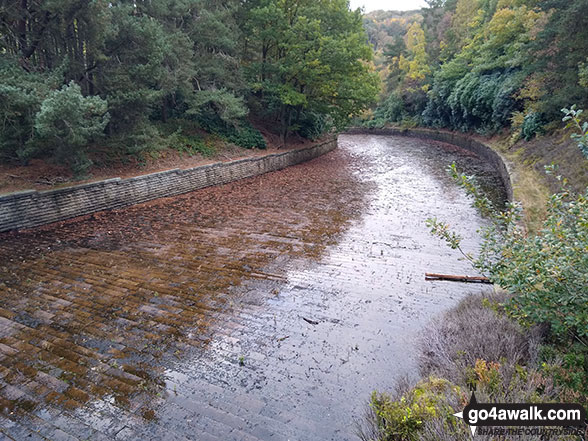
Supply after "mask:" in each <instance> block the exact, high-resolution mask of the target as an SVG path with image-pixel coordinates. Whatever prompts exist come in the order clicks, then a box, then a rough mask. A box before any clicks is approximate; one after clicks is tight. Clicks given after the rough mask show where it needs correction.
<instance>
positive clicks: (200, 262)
mask: <svg viewBox="0 0 588 441" xmlns="http://www.w3.org/2000/svg"><path fill="white" fill-rule="evenodd" d="M339 141H340V142H339V145H340V148H339V149H338V150H336V151H334V152H331V153H329V154H327V155H325V156H323V157H321V158H318V159H316V160H314V161H311V162H309V163H306V164H302V165H298V166H295V167H291V168H289V169H286V170H282V171H279V172H275V173H270V174H267V175H264V176H260V177H256V178H251V179H247V180H245V181H241V182H235V183H232V184H229V185H224V186H220V187H216V188H208V189H204V190H200V191H196V192H193V193H190V194H187V195H183V196H180V197H175V198H170V199H163V200H159V201H154V202H151V203H148V204H143V205H140V206H135V207H131V208H126V209H121V210H116V211H112V212H106V213H100V214H96V215H93V216H89V217H86V218H83V219H76V220H73V221H68V222H63V223H60V224H54V225H50V226H47V227H44V228H40V229H35V230H31V231H25V232H20V233H9V234H3V235H1V236H0V439H9V440H197V441H200V440H203V441H204V440H225V441H226V440H292V441H294V440H352V439H356V438H355V435H354V428H355V421H356V420H357V419H359V418H360V417H361V414H362V412H363V409H364V406H365V404H366V403H367V400H368V398H369V395H370V392H371V391H372V390H374V389H379V390H386V389H388V388H391V387H392V386H393V384H394V381H395V380H396V379H397V378H399V377H401V376H404V375H409V376H415V375H416V369H417V365H416V361H415V352H416V350H415V345H416V340H417V336H418V333H419V330H421V329H422V327H423V326H424V325H425V324H426V323H427V321H428V320H430V318H431V317H433V316H434V315H435V314H437V313H439V312H440V311H443V310H445V309H447V308H449V307H450V306H451V305H454V304H455V303H456V302H457V301H458V300H459V299H460V298H462V297H463V296H464V295H466V294H467V293H468V292H476V291H480V290H481V289H482V288H481V287H477V286H471V285H468V286H463V285H461V284H452V283H449V282H425V281H424V280H423V279H424V272H426V271H431V272H446V273H464V272H467V265H466V264H465V263H464V262H460V261H458V260H457V257H458V256H457V255H456V254H454V253H453V252H452V251H450V250H448V249H447V248H446V247H444V246H443V245H442V244H440V243H439V241H438V240H437V239H435V238H432V237H431V236H429V234H428V232H427V228H426V226H425V225H424V222H425V219H426V218H428V217H432V216H437V217H439V218H443V219H447V220H449V221H450V222H451V223H452V225H454V226H455V227H456V228H458V229H459V230H461V231H463V232H464V236H465V237H466V248H475V246H476V244H477V240H476V235H475V230H476V228H477V227H479V226H480V225H481V224H482V220H481V219H480V218H479V217H478V216H477V215H476V213H475V211H474V210H473V209H472V208H471V207H470V206H469V204H468V202H467V200H466V198H465V196H464V194H463V192H462V191H461V190H459V189H458V188H456V186H455V185H453V183H452V182H451V181H450V179H449V178H447V176H446V175H445V173H444V172H443V168H444V167H445V166H446V165H447V164H448V163H450V162H451V161H454V160H455V161H457V162H458V164H460V166H462V167H464V169H466V170H469V171H471V172H475V173H477V174H480V175H482V176H483V177H484V182H485V183H486V184H488V185H489V186H493V185H496V183H497V182H498V178H497V177H496V176H494V175H493V173H492V171H491V170H490V169H488V168H487V167H485V166H484V165H483V164H481V163H480V160H479V159H478V158H476V157H474V156H472V155H471V154H467V153H466V152H463V151H461V150H459V149H457V148H454V147H451V146H447V145H443V144H440V143H435V142H427V141H422V140H414V139H407V138H389V137H375V136H359V135H357V136H341V137H340V140H339ZM486 289H488V288H486Z"/></svg>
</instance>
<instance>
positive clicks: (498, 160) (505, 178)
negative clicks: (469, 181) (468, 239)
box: [346, 128, 514, 202]
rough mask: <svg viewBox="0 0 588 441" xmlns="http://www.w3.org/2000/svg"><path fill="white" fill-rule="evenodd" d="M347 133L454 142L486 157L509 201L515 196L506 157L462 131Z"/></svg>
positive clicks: (360, 131) (396, 130) (425, 130)
mask: <svg viewBox="0 0 588 441" xmlns="http://www.w3.org/2000/svg"><path fill="white" fill-rule="evenodd" d="M346 133H347V134H350V135H359V134H364V135H366V134H369V135H388V136H409V137H411V138H421V139H433V140H435V141H441V142H446V143H448V144H453V145H456V146H458V147H461V148H463V149H466V150H469V151H470V152H473V153H475V154H477V155H478V156H480V157H481V158H483V159H485V160H486V161H488V162H490V164H492V165H493V166H494V168H495V169H496V171H498V173H499V175H500V177H501V179H502V182H503V183H504V188H505V189H506V196H507V198H508V200H509V202H512V201H513V199H514V196H513V188H512V180H511V172H510V170H509V168H508V165H507V163H506V162H505V161H504V159H503V158H502V157H501V156H500V155H499V154H498V153H497V152H496V151H495V150H493V149H492V148H491V147H489V146H488V145H486V144H484V143H481V142H479V141H476V140H475V139H472V138H470V137H469V136H467V135H463V134H461V133H455V132H446V131H439V130H429V129H392V128H390V129H366V128H352V129H349V130H348V131H347V132H346Z"/></svg>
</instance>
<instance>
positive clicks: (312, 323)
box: [302, 317, 319, 325]
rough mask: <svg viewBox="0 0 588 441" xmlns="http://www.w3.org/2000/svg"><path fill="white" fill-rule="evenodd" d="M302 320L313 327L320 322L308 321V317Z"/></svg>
mask: <svg viewBox="0 0 588 441" xmlns="http://www.w3.org/2000/svg"><path fill="white" fill-rule="evenodd" d="M302 320H304V321H305V322H306V323H310V324H311V325H318V324H319V322H317V321H316V320H311V319H307V318H306V317H302Z"/></svg>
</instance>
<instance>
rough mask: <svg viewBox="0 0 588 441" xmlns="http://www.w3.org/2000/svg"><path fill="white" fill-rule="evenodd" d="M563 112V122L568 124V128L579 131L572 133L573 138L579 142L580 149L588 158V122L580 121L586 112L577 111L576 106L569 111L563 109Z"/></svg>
mask: <svg viewBox="0 0 588 441" xmlns="http://www.w3.org/2000/svg"><path fill="white" fill-rule="evenodd" d="M561 111H562V112H563V113H564V114H565V116H564V118H563V121H564V122H567V123H568V124H567V125H566V128H570V127H572V128H574V129H576V130H577V131H578V132H577V133H572V135H571V137H572V139H574V140H575V141H577V142H578V148H579V149H580V151H581V152H582V154H583V155H584V156H586V157H587V158H588V121H582V120H581V119H580V116H581V115H582V113H583V112H584V111H583V110H582V109H576V105H573V106H572V107H570V108H569V109H567V108H564V109H561Z"/></svg>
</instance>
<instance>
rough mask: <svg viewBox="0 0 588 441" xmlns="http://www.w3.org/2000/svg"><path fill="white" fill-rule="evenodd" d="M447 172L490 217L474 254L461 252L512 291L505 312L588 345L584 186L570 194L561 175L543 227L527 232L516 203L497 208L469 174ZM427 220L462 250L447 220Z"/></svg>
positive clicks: (586, 202) (587, 216)
mask: <svg viewBox="0 0 588 441" xmlns="http://www.w3.org/2000/svg"><path fill="white" fill-rule="evenodd" d="M450 173H451V174H452V175H453V177H454V179H456V181H457V182H458V184H459V185H461V186H462V187H463V188H465V189H466V191H467V192H468V193H469V194H470V195H472V196H473V199H474V205H475V206H476V207H477V208H479V209H480V211H481V212H482V213H483V214H484V215H486V216H488V217H489V218H490V219H491V221H492V224H491V226H489V227H487V228H485V229H483V231H482V238H483V242H482V246H481V249H480V253H479V255H478V256H477V257H474V256H472V255H471V254H468V253H464V255H466V257H468V259H470V261H471V262H472V264H473V266H474V267H475V268H476V269H478V270H480V271H481V272H482V273H485V274H487V275H488V277H489V278H490V280H491V281H492V282H494V283H496V284H497V285H499V286H502V287H503V288H505V289H506V290H508V291H509V292H510V293H512V294H513V298H512V300H511V302H509V304H508V307H507V310H508V312H509V313H510V314H511V315H512V316H513V317H515V318H517V319H518V320H520V321H521V322H522V323H524V324H529V325H530V324H543V323H545V324H548V325H549V326H550V330H551V333H552V336H553V337H554V338H555V339H556V340H559V341H569V340H570V339H578V340H580V341H582V342H583V343H584V344H585V345H586V344H588V326H587V325H586V324H587V323H588V253H586V250H587V249H588V189H586V193H585V194H578V195H574V194H572V193H571V192H570V191H569V190H568V189H567V186H566V182H565V180H562V190H561V192H560V193H557V194H554V195H552V196H551V198H550V199H549V202H548V205H547V213H548V214H547V218H546V219H545V221H544V224H543V228H542V229H541V231H540V232H539V233H538V234H536V235H526V234H525V233H524V231H523V229H522V228H521V227H520V226H519V225H518V222H519V220H520V215H519V213H520V208H519V207H517V206H516V205H515V204H509V205H508V207H507V209H506V210H505V211H504V212H498V211H497V210H495V209H494V207H493V206H492V203H491V202H490V201H489V200H488V198H487V197H485V196H484V195H483V194H482V193H481V191H480V190H479V189H478V188H477V186H476V184H475V180H474V178H473V177H471V176H466V175H463V174H461V173H458V172H457V170H456V167H455V164H454V165H452V166H451V167H450ZM558 179H561V178H560V177H558ZM428 224H429V226H430V227H431V229H432V232H433V233H434V234H436V235H437V236H439V237H441V238H443V239H444V240H445V241H446V242H448V244H449V245H450V246H451V247H452V248H455V249H460V250H461V247H460V241H461V238H460V237H459V236H458V235H456V234H455V233H451V232H449V230H448V228H447V225H446V224H444V223H442V222H437V221H436V220H435V219H432V220H429V221H428Z"/></svg>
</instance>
